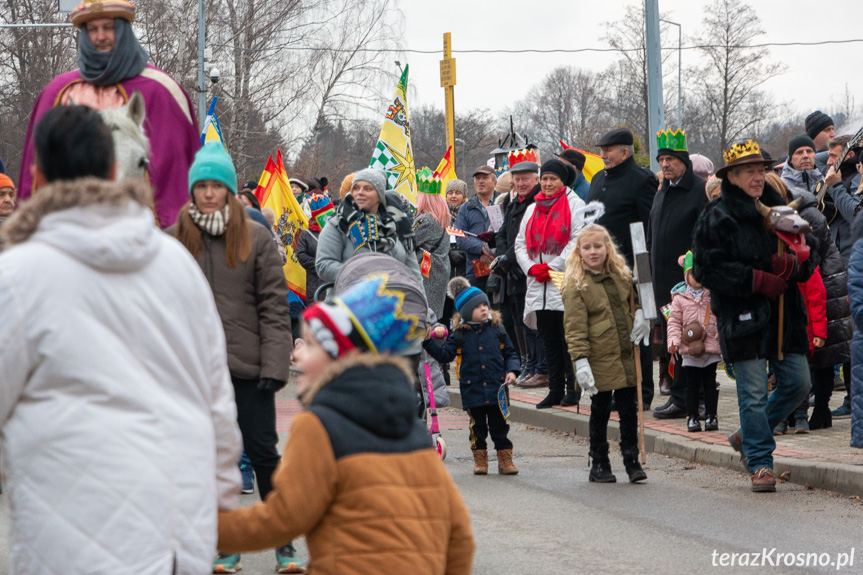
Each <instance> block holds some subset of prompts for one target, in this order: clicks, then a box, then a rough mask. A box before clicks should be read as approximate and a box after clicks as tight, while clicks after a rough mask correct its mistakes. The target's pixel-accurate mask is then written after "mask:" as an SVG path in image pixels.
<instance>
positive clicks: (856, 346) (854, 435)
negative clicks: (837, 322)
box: [848, 222, 863, 447]
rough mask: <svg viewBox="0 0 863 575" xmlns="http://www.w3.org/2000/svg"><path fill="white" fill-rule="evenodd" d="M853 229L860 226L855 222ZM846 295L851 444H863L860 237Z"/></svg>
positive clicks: (862, 243) (862, 264)
mask: <svg viewBox="0 0 863 575" xmlns="http://www.w3.org/2000/svg"><path fill="white" fill-rule="evenodd" d="M856 224H857V222H855V226H854V227H855V228H857V227H859V225H856ZM848 298H849V299H850V300H851V315H852V317H853V318H854V339H853V340H852V342H851V447H863V240H859V239H858V240H857V241H856V242H855V243H854V247H853V248H851V259H850V261H849V262H848Z"/></svg>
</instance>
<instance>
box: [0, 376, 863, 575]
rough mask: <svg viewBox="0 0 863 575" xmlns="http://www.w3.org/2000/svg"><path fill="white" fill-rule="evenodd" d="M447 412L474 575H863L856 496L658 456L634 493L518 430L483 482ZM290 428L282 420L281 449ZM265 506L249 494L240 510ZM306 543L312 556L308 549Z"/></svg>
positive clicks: (573, 453) (542, 433)
mask: <svg viewBox="0 0 863 575" xmlns="http://www.w3.org/2000/svg"><path fill="white" fill-rule="evenodd" d="M292 387H293V386H289V387H288V388H287V389H286V390H284V391H283V392H281V393H280V394H279V397H278V399H279V402H280V404H282V405H287V404H293V400H294V399H295V396H294V395H293V389H292ZM441 411H442V420H445V426H446V427H447V428H446V429H444V430H443V435H444V437H445V438H446V441H447V446H448V456H447V458H446V461H445V465H446V467H447V469H448V470H449V471H450V473H451V474H452V476H453V477H454V478H455V480H456V482H457V483H458V485H459V487H460V489H461V492H462V495H463V497H464V499H465V501H466V502H467V505H468V507H469V509H470V512H471V519H472V524H473V529H474V536H475V538H476V541H477V551H476V557H475V561H474V573H476V574H479V575H483V574H487V575H492V574H493V575H499V574H504V573H537V574H548V575H552V574H569V573H590V574H618V573H662V574H666V575H671V574H677V573H680V574H692V573H705V572H708V571H709V572H714V570H715V571H716V572H723V571H724V572H727V573H730V574H737V573H776V574H779V573H836V572H839V573H863V530H861V525H863V504H861V501H860V500H858V499H857V498H848V497H845V496H835V495H833V494H830V493H828V492H825V491H820V490H810V489H806V488H805V487H803V486H798V485H794V484H789V483H781V484H780V485H779V486H778V488H777V493H775V494H753V493H751V492H750V491H749V480H748V477H747V476H746V475H744V473H743V471H742V469H741V471H740V472H739V473H737V472H734V471H729V470H725V469H719V468H714V467H711V466H706V465H699V464H698V462H689V461H681V460H677V459H672V458H667V457H661V456H653V455H651V456H649V457H648V461H647V465H646V466H645V470H646V471H647V474H648V481H647V482H645V483H644V484H641V485H631V484H629V483H628V482H626V476H625V474H624V471H623V463H622V460H621V459H620V457H619V453H617V450H616V449H614V448H613V449H612V468H613V470H614V472H615V473H616V474H617V476H618V481H619V482H618V483H616V484H613V485H599V484H594V483H589V482H588V465H587V463H588V462H587V441H586V438H583V437H576V436H574V435H572V434H566V433H561V432H551V431H547V430H544V429H539V428H531V427H526V426H524V425H521V424H514V425H513V426H512V430H511V435H510V437H511V438H512V440H513V443H514V444H515V449H514V461H515V464H516V465H517V466H518V467H519V469H520V471H521V472H520V474H519V475H518V476H515V477H503V476H498V475H496V463H495V462H494V457H493V456H492V459H493V461H492V464H491V465H490V471H491V474H490V475H488V476H486V477H477V476H474V475H472V458H471V453H470V448H469V442H468V439H467V429H466V428H465V425H464V422H465V418H464V417H463V416H462V414H461V412H460V411H458V410H455V409H452V408H448V409H445V410H441ZM283 423H284V424H283ZM286 423H287V422H282V420H281V418H280V430H281V431H282V433H281V435H282V440H283V441H284V439H285V437H286V435H285V434H284V432H283V431H284V429H286V425H285V424H286ZM256 500H257V495H246V496H243V504H247V505H250V504H252V503H253V502H254V501H256ZM8 503H9V502H8V500H7V498H6V497H5V495H4V496H0V529H2V531H0V532H2V533H3V534H4V535H3V536H2V539H0V573H5V572H7V569H8V568H7V565H8V546H7V538H6V535H5V533H6V531H7V529H8V522H7V515H8ZM297 546H298V548H299V550H300V554H301V556H302V557H303V558H308V552H307V550H306V548H305V545H304V542H303V541H302V540H300V541H298V542H297ZM857 547H859V549H857ZM755 553H758V554H759V556H758V557H756V556H755V555H754V554H755ZM786 553H787V554H794V555H792V556H790V557H789V556H785V555H783V554H786ZM801 553H802V554H808V555H797V554H801ZM852 553H853V556H852V555H851V554H852ZM723 554H727V555H723ZM732 554H738V555H737V556H732ZM843 554H844V555H843ZM732 561H734V562H735V564H734V565H731V562H732ZM753 561H757V565H756V566H754V567H753V566H752V565H751V564H752V562H753ZM786 561H790V562H792V563H794V564H795V565H796V564H799V563H798V562H805V561H809V566H805V565H804V566H800V567H798V566H787V565H786ZM851 561H853V564H848V563H850V562H851ZM242 562H243V565H244V567H245V568H244V570H243V573H246V574H258V573H260V574H271V573H273V572H274V566H275V560H274V557H273V553H272V552H271V551H269V552H265V553H254V554H247V555H244V556H243V561H242ZM723 562H724V563H725V566H723V565H722V563H723ZM742 562H746V563H748V564H749V566H746V565H741V563H742ZM813 562H814V563H815V564H813ZM819 562H822V563H823V565H817V563H819ZM843 562H844V563H846V564H847V565H846V566H843V567H842V568H841V569H837V566H838V565H837V564H838V563H843Z"/></svg>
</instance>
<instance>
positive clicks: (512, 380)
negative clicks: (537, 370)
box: [506, 372, 515, 385]
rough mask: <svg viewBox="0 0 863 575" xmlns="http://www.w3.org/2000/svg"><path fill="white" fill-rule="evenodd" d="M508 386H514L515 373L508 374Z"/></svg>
mask: <svg viewBox="0 0 863 575" xmlns="http://www.w3.org/2000/svg"><path fill="white" fill-rule="evenodd" d="M506 384H507V385H514V384H515V373H513V372H509V373H508V374H506Z"/></svg>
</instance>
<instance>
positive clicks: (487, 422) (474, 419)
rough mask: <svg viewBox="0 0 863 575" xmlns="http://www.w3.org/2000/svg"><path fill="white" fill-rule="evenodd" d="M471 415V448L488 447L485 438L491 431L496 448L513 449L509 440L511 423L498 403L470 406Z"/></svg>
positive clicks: (469, 414) (468, 411)
mask: <svg viewBox="0 0 863 575" xmlns="http://www.w3.org/2000/svg"><path fill="white" fill-rule="evenodd" d="M466 411H467V414H468V416H469V417H470V448H471V449H472V450H474V451H476V450H483V449H488V444H487V443H486V441H485V439H486V437H488V434H489V433H491V441H492V443H494V448H495V449H498V450H500V449H512V441H510V440H509V437H507V434H509V424H508V423H507V422H506V419H504V417H503V414H502V413H501V412H500V407H498V405H497V404H494V405H486V406H483V407H470V408H468V409H467V410H466Z"/></svg>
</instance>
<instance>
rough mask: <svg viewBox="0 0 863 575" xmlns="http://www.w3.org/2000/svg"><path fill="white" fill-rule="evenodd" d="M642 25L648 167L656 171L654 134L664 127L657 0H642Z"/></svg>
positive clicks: (657, 168) (657, 167) (657, 164)
mask: <svg viewBox="0 0 863 575" xmlns="http://www.w3.org/2000/svg"><path fill="white" fill-rule="evenodd" d="M644 25H645V26H646V29H647V30H646V31H647V133H648V135H649V136H650V142H648V144H649V145H650V169H651V170H652V171H653V172H658V171H659V162H657V161H656V152H657V151H658V149H657V147H656V134H657V133H658V132H660V131H661V130H664V129H665V117H664V113H665V110H664V109H663V108H664V105H663V101H662V54H661V52H660V51H659V5H658V0H644Z"/></svg>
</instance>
